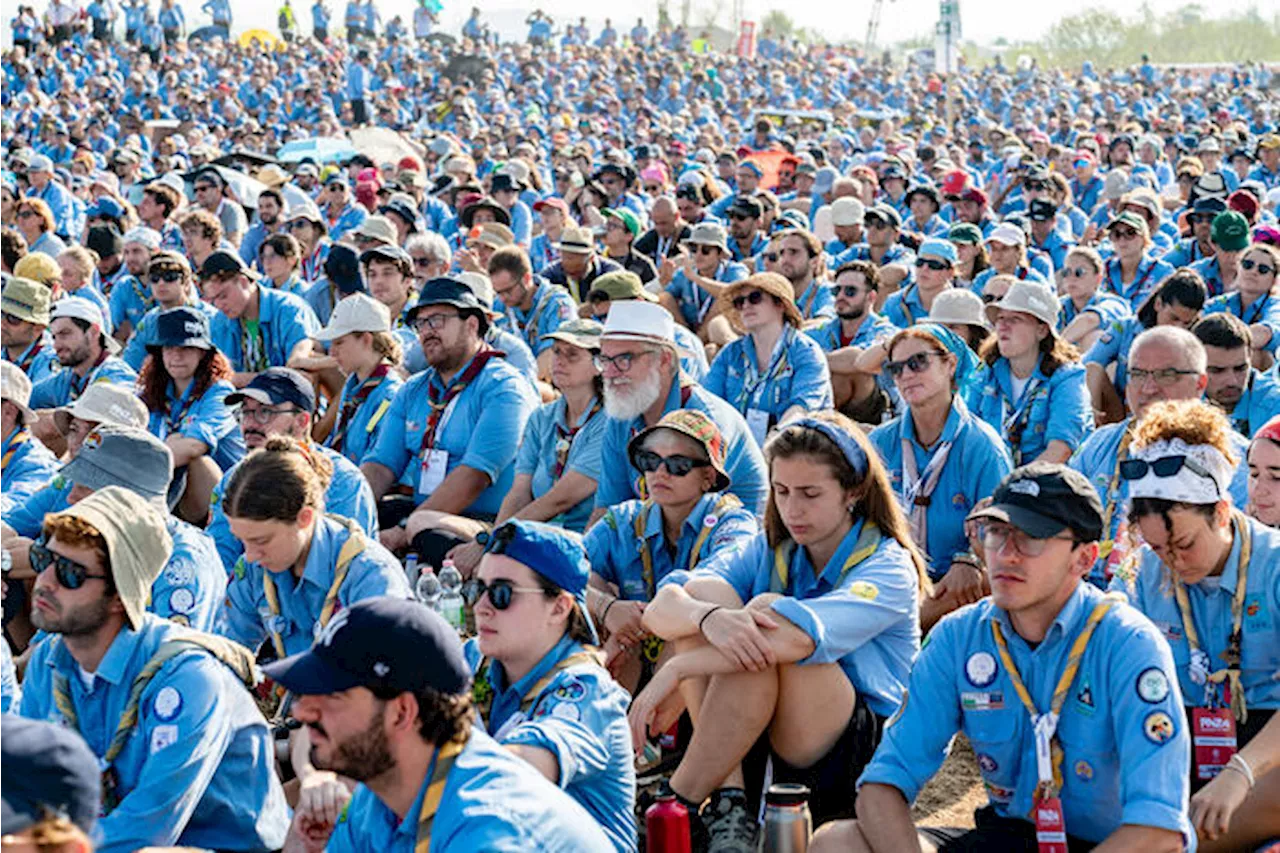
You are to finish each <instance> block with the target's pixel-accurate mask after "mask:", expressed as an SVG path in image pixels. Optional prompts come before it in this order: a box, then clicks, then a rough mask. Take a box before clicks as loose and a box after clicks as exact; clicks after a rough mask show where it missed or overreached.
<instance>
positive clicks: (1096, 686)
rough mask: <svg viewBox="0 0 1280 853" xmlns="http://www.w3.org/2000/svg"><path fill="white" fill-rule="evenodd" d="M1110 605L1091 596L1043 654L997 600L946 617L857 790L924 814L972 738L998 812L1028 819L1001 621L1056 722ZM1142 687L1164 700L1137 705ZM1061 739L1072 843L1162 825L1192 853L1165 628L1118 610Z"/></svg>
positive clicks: (1068, 610) (1181, 733) (1090, 592)
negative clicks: (928, 790)
mask: <svg viewBox="0 0 1280 853" xmlns="http://www.w3.org/2000/svg"><path fill="white" fill-rule="evenodd" d="M1102 596H1103V593H1102V592H1101V591H1099V590H1097V589H1095V588H1094V587H1092V586H1090V585H1089V584H1085V583H1082V584H1080V585H1079V587H1078V588H1077V589H1076V591H1075V592H1074V593H1072V595H1071V598H1069V599H1068V600H1067V603H1066V605H1064V606H1063V608H1062V610H1061V612H1059V613H1058V617H1057V619H1055V620H1054V622H1053V624H1052V625H1051V626H1050V627H1049V632H1048V634H1047V635H1046V636H1045V639H1044V641H1043V642H1041V643H1040V644H1039V645H1037V646H1036V648H1035V649H1032V648H1031V647H1030V646H1029V645H1028V644H1027V642H1026V641H1025V640H1023V639H1022V637H1020V636H1019V635H1018V634H1017V632H1016V631H1014V629H1013V625H1012V624H1011V622H1010V621H1009V615H1008V614H1007V613H1006V612H1004V611H1003V610H1000V609H998V608H996V607H995V605H994V604H992V602H991V599H990V598H985V599H983V600H982V601H979V602H978V603H977V604H972V605H969V606H968V607H963V608H961V609H960V610H957V611H956V612H954V613H951V614H949V615H947V616H945V617H943V619H942V621H941V622H939V623H938V624H937V625H936V626H934V628H933V630H932V631H931V632H930V633H929V639H928V640H927V641H926V642H925V645H924V648H923V649H921V651H920V656H919V658H917V659H916V664H915V667H913V668H912V670H911V681H910V684H909V691H908V693H909V698H908V697H906V696H904V699H903V707H902V710H901V713H900V714H899V715H898V716H897V717H896V718H895V719H894V720H893V721H891V722H890V724H889V725H888V726H887V727H886V728H885V731H884V739H883V740H882V741H881V742H880V747H879V748H878V749H877V750H876V754H875V758H873V759H872V761H871V763H870V764H869V765H868V766H867V769H866V770H865V771H863V774H862V776H861V777H860V778H859V780H858V784H859V785H866V784H868V783H875V784H878V785H891V786H893V787H895V788H897V789H898V790H899V791H901V792H902V794H903V796H904V797H906V799H907V801H908V802H913V801H914V800H915V798H916V796H917V795H918V794H919V793H920V789H921V788H923V787H924V785H925V783H926V782H927V781H928V780H929V779H930V778H931V777H932V776H933V774H934V773H936V772H937V771H938V768H939V767H941V766H942V762H943V759H944V758H945V757H946V755H947V752H948V750H949V748H950V744H951V739H952V737H953V736H954V735H955V733H956V732H958V731H963V732H964V734H965V737H966V738H968V739H969V742H970V744H972V745H973V750H974V752H976V753H977V755H978V766H979V768H980V769H981V772H982V778H983V784H984V786H985V787H986V789H987V797H988V799H989V800H990V802H991V805H992V806H994V807H995V810H996V813H997V814H999V815H1000V816H1002V817H1011V818H1021V819H1026V818H1027V817H1028V815H1030V813H1031V807H1032V795H1033V794H1034V792H1035V788H1036V785H1037V782H1038V776H1037V774H1036V752H1035V742H1034V738H1033V731H1032V725H1031V717H1030V715H1029V714H1028V713H1027V710H1026V708H1025V707H1024V706H1023V704H1022V702H1021V701H1020V700H1019V699H1018V694H1017V693H1016V692H1014V689H1013V682H1012V681H1011V680H1010V678H1009V674H1008V672H1007V671H1006V670H1005V667H1004V665H1003V663H1001V662H1000V654H999V650H998V647H997V646H996V643H995V640H994V638H993V637H992V629H991V622H992V620H999V622H1000V626H1001V628H1002V629H1003V633H1004V637H1005V640H1006V642H1007V644H1008V648H1009V655H1010V657H1011V658H1012V659H1013V662H1014V664H1015V665H1016V666H1017V667H1018V673H1019V675H1020V676H1021V677H1022V680H1023V681H1024V682H1025V683H1026V686H1027V690H1028V691H1029V692H1030V694H1031V698H1032V700H1033V701H1034V702H1035V704H1036V708H1037V709H1038V710H1039V711H1041V712H1042V713H1044V712H1047V711H1048V710H1049V708H1050V706H1051V700H1052V697H1053V690H1054V688H1055V687H1056V686H1057V683H1058V679H1059V678H1060V677H1061V675H1062V672H1063V670H1064V669H1065V667H1066V662H1067V655H1068V653H1069V652H1070V649H1071V644H1072V643H1073V642H1074V641H1075V638H1076V636H1077V635H1078V634H1079V633H1080V631H1081V630H1082V629H1083V628H1084V624H1085V620H1087V619H1088V618H1089V614H1090V613H1091V612H1092V611H1093V608H1094V606H1095V605H1096V604H1097V603H1098V601H1099V600H1101V598H1102ZM1152 670H1154V672H1152ZM1144 676H1145V677H1146V679H1147V680H1148V681H1150V682H1152V683H1153V685H1154V686H1153V687H1151V688H1147V693H1148V695H1150V696H1152V697H1153V698H1155V697H1159V694H1160V690H1159V689H1158V688H1159V686H1160V685H1161V683H1163V685H1164V688H1165V689H1164V693H1165V695H1164V696H1163V697H1160V698H1159V699H1158V701H1150V702H1149V701H1147V700H1145V699H1143V698H1142V696H1140V695H1139V693H1138V684H1139V681H1140V680H1142V679H1143V678H1144ZM1161 678H1163V682H1161ZM1144 683H1146V682H1144ZM1148 732H1150V733H1148ZM1057 735H1058V739H1059V741H1060V742H1061V743H1062V748H1063V751H1064V753H1065V756H1064V759H1063V762H1062V777H1063V788H1062V791H1061V793H1060V794H1059V796H1060V797H1061V800H1062V810H1063V815H1064V817H1065V819H1066V821H1065V822H1066V831H1067V832H1068V833H1070V834H1071V835H1074V836H1077V837H1079V838H1083V839H1086V840H1088V841H1093V842H1099V841H1102V840H1103V839H1104V838H1106V837H1107V836H1108V835H1110V834H1111V833H1113V832H1115V831H1116V830H1117V829H1119V828H1120V826H1121V825H1122V824H1134V825H1136V826H1155V827H1160V828H1162V829H1168V830H1172V831H1174V832H1181V833H1182V836H1183V839H1184V841H1185V842H1186V843H1187V844H1188V845H1190V847H1189V848H1188V849H1193V848H1194V844H1195V838H1196V835H1195V831H1194V830H1192V829H1191V826H1190V824H1189V823H1188V821H1187V818H1186V814H1187V798H1188V792H1189V778H1188V773H1187V768H1188V767H1189V766H1190V761H1191V737H1190V735H1189V733H1188V731H1187V726H1186V722H1185V719H1184V716H1183V711H1182V695H1181V693H1180V691H1179V690H1178V684H1177V680H1176V676H1175V675H1174V668H1173V657H1172V656H1171V655H1170V653H1169V647H1168V645H1166V644H1165V643H1164V642H1163V641H1162V639H1161V637H1160V634H1159V632H1158V631H1156V629H1155V627H1154V626H1153V625H1152V624H1151V623H1150V622H1149V621H1148V620H1147V619H1146V618H1145V617H1143V616H1142V614H1141V613H1139V612H1138V611H1136V610H1135V609H1134V608H1132V607H1130V606H1129V605H1127V604H1123V603H1117V604H1115V605H1114V606H1112V608H1111V610H1110V611H1109V612H1108V613H1107V615H1106V616H1105V617H1104V618H1103V619H1102V621H1101V622H1099V623H1098V627H1097V629H1096V630H1095V631H1094V635H1093V638H1092V639H1091V640H1090V641H1089V646H1088V648H1087V649H1086V650H1085V653H1084V657H1083V658H1082V659H1081V661H1080V669H1079V671H1078V673H1077V674H1076V678H1075V680H1074V681H1073V682H1072V686H1071V688H1070V692H1069V695H1068V697H1067V699H1066V702H1065V703H1064V704H1063V706H1062V716H1061V719H1060V720H1059V723H1058V731H1057Z"/></svg>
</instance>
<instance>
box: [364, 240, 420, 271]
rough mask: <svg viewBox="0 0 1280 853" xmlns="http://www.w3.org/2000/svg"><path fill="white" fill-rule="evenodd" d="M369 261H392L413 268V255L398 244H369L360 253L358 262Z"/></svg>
mask: <svg viewBox="0 0 1280 853" xmlns="http://www.w3.org/2000/svg"><path fill="white" fill-rule="evenodd" d="M369 261H391V262H393V263H401V264H408V266H409V268H410V269H412V268H413V256H412V255H410V254H409V253H408V252H406V251H405V250H404V249H402V248H400V247H399V246H388V245H386V244H382V245H379V246H371V247H369V248H368V249H365V250H364V251H363V252H361V253H360V264H361V265H362V266H363V265H364V264H367V263H369Z"/></svg>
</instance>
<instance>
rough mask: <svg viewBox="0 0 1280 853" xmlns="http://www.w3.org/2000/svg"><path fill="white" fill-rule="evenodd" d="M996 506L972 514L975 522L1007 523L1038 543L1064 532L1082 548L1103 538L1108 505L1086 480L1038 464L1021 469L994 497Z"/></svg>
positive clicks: (1051, 464)
mask: <svg viewBox="0 0 1280 853" xmlns="http://www.w3.org/2000/svg"><path fill="white" fill-rule="evenodd" d="M991 501H992V503H991V506H989V507H986V508H985V509H979V510H975V511H973V512H971V513H970V514H969V520H974V521H976V520H979V519H984V518H991V519H995V520H996V521H1003V522H1005V523H1007V524H1012V525H1013V526H1014V527H1016V528H1018V529H1019V530H1021V531H1022V532H1023V533H1026V534H1027V535H1028V536H1031V537H1033V538H1035V539H1050V538H1052V537H1054V536H1057V535H1058V534H1059V533H1061V532H1062V531H1064V530H1070V531H1071V534H1072V536H1073V537H1074V538H1075V539H1077V540H1078V541H1081V542H1096V541H1098V540H1099V539H1101V538H1102V533H1103V531H1102V527H1103V524H1102V501H1101V500H1099V498H1098V492H1097V491H1096V490H1095V489H1094V488H1093V484H1092V483H1090V482H1089V480H1088V479H1087V478H1086V477H1085V476H1084V475H1083V474H1081V473H1080V472H1079V471H1075V470H1073V469H1071V468H1068V467H1067V466H1065V465H1059V464H1057V463H1054V462H1032V463H1031V464H1030V465H1023V466H1022V467H1021V468H1015V469H1014V470H1013V471H1011V472H1010V473H1009V475H1008V476H1007V477H1005V478H1004V479H1003V480H1001V481H1000V485H998V486H996V490H995V491H994V492H992V494H991Z"/></svg>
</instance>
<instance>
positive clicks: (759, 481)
mask: <svg viewBox="0 0 1280 853" xmlns="http://www.w3.org/2000/svg"><path fill="white" fill-rule="evenodd" d="M686 378H687V377H686ZM686 395H687V399H686ZM676 409H694V410H696V411H699V412H702V413H704V414H705V415H706V416H707V417H709V418H711V420H713V421H714V422H715V424H716V426H717V427H719V428H720V434H721V436H723V437H724V447H725V462H724V466H725V472H726V473H727V474H728V475H729V479H730V480H732V481H733V485H731V486H730V487H729V491H731V492H733V493H734V494H735V495H737V496H738V499H739V500H740V501H742V503H743V505H744V506H745V507H746V508H747V509H749V510H751V511H753V512H757V511H758V512H764V504H765V499H766V498H767V497H768V489H769V474H768V471H767V470H766V469H765V464H764V456H763V455H762V454H761V453H760V448H759V447H758V446H757V445H756V443H755V440H754V439H752V438H751V433H750V431H749V430H748V429H747V422H746V420H744V419H743V417H742V415H740V414H738V411H737V410H736V409H734V408H733V407H732V406H730V405H729V404H728V403H726V402H725V401H724V400H722V399H720V398H719V397H717V396H716V395H714V394H712V393H711V392H709V391H707V390H706V389H705V388H702V387H700V386H698V385H686V386H684V387H683V388H682V387H680V382H679V381H673V382H672V383H671V389H670V391H668V392H667V402H666V405H665V406H664V407H663V409H662V413H663V414H666V413H667V412H674V411H675V410H676ZM644 428H645V423H644V418H643V417H638V418H635V419H634V420H631V421H622V420H618V419H617V418H609V419H608V422H607V423H606V424H605V432H604V441H603V442H602V443H601V448H600V453H601V456H600V458H601V459H602V460H603V461H604V464H603V465H602V467H601V471H600V475H601V476H600V488H599V489H598V490H597V491H596V506H597V507H605V508H608V507H611V506H613V505H614V504H620V503H622V502H623V501H627V500H631V499H632V498H638V497H640V496H641V495H640V472H639V471H637V470H636V469H635V468H632V467H631V463H630V462H629V461H624V460H629V459H630V457H629V456H627V442H629V441H630V440H631V439H632V437H634V436H635V435H636V434H637V433H638V432H640V430H642V429H644Z"/></svg>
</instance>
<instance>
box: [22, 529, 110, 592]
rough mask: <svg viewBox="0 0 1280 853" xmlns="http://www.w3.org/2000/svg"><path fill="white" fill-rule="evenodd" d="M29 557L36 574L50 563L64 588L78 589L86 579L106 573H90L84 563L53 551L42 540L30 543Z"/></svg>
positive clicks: (104, 576) (96, 577)
mask: <svg viewBox="0 0 1280 853" xmlns="http://www.w3.org/2000/svg"><path fill="white" fill-rule="evenodd" d="M30 559H31V568H32V569H33V570H34V571H35V573H36V574H37V575H39V574H43V573H44V570H45V569H47V568H49V566H50V565H52V566H53V573H54V577H56V578H57V579H58V583H59V584H60V585H61V586H62V587H63V588H64V589H79V588H80V587H82V586H84V582H85V581H86V580H98V581H104V580H106V579H107V576H106V575H93V574H90V573H89V570H88V569H87V568H86V567H85V566H84V565H82V564H80V563H77V562H76V561H75V560H72V559H69V558H67V557H64V556H62V555H61V554H55V553H53V552H52V551H50V550H49V549H48V548H47V547H46V546H45V544H44V542H43V540H42V541H38V542H32V543H31V549H30Z"/></svg>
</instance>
